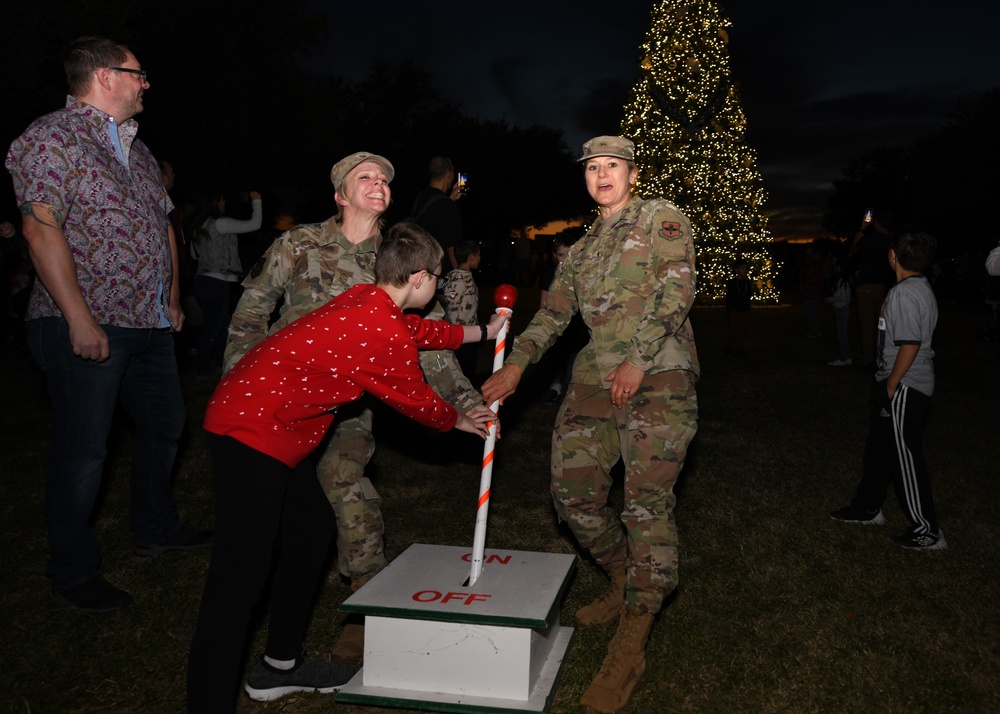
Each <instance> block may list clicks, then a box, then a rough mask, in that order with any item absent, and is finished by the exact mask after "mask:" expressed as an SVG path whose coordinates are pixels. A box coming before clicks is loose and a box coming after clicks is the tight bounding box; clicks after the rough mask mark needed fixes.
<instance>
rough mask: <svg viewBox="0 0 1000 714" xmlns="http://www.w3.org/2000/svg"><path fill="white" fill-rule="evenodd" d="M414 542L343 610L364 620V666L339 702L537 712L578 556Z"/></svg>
mask: <svg viewBox="0 0 1000 714" xmlns="http://www.w3.org/2000/svg"><path fill="white" fill-rule="evenodd" d="M471 559H472V553H471V549H469V548H464V547H456V546H440V545H423V544H414V545H412V546H410V547H409V548H408V549H407V550H406V551H405V552H404V553H403V554H401V555H400V556H399V557H398V558H396V559H395V560H393V561H392V562H391V563H390V564H389V566H388V567H387V568H385V569H384V570H383V571H382V572H380V573H379V574H378V575H377V576H375V577H374V578H373V579H372V580H371V581H370V582H369V583H367V584H366V585H365V586H364V587H363V588H361V589H360V590H359V591H358V592H356V593H354V594H353V595H351V596H350V597H349V598H348V599H347V600H345V601H344V603H343V604H342V605H341V607H340V610H341V611H342V612H351V613H360V614H363V615H365V647H364V667H363V668H362V669H361V671H359V672H358V673H357V674H356V675H355V676H354V678H353V679H352V680H351V681H350V682H349V683H348V684H347V685H345V686H344V687H342V688H341V689H340V691H339V693H338V694H337V701H338V702H352V703H359V704H370V705H376V706H381V707H400V708H409V709H420V710H429V711H444V712H543V711H547V710H548V707H549V704H550V703H551V699H552V693H553V690H554V688H555V683H556V679H557V678H558V675H559V670H560V669H561V667H562V663H563V660H564V658H565V654H566V651H567V649H568V648H569V645H570V641H571V640H572V638H573V628H571V627H561V626H560V625H559V603H560V601H561V600H562V596H563V593H564V592H565V589H566V587H567V585H568V584H569V576H570V575H571V573H572V571H573V567H574V565H575V563H576V556H574V555H567V554H562V553H529V552H524V551H516V550H508V551H503V550H486V551H485V552H484V556H483V570H482V574H481V575H480V576H479V578H478V579H477V580H476V583H475V585H473V586H472V587H469V586H467V585H465V583H466V582H467V581H468V579H469V573H470V568H471Z"/></svg>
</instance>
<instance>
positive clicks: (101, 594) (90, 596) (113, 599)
mask: <svg viewBox="0 0 1000 714" xmlns="http://www.w3.org/2000/svg"><path fill="white" fill-rule="evenodd" d="M52 596H53V597H54V598H55V599H56V601H57V602H60V603H62V604H63V605H69V606H70V607H75V608H79V609H80V610H86V611H87V612H111V611H112V610H121V609H122V608H124V607H128V606H129V605H131V604H132V603H133V602H135V598H134V597H132V596H131V595H129V594H128V593H127V592H125V591H124V590H119V589H118V588H116V587H115V586H114V585H112V584H111V583H109V582H108V581H107V580H105V579H104V578H102V577H101V576H100V575H95V576H94V577H92V578H91V579H90V580H86V581H84V582H82V583H80V584H79V585H74V586H73V587H71V588H65V589H64V590H56V591H54V592H53V593H52Z"/></svg>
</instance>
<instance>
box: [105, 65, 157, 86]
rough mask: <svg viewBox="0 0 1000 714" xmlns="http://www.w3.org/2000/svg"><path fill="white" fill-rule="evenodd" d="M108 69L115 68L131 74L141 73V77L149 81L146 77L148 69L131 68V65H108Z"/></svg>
mask: <svg viewBox="0 0 1000 714" xmlns="http://www.w3.org/2000/svg"><path fill="white" fill-rule="evenodd" d="M107 69H113V70H114V71H115V72H128V73H129V74H137V75H139V79H141V80H142V81H143V82H148V81H149V80H147V79H146V70H144V69H131V68H130V67H108V68H107Z"/></svg>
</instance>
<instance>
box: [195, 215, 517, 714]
mask: <svg viewBox="0 0 1000 714" xmlns="http://www.w3.org/2000/svg"><path fill="white" fill-rule="evenodd" d="M442 258H443V252H442V250H441V247H440V245H439V244H438V243H437V241H435V240H434V239H433V238H432V237H431V236H430V234H428V233H427V232H426V231H424V230H423V229H422V228H420V227H419V226H417V225H416V224H413V223H404V224H399V225H397V226H394V227H393V228H392V229H391V230H390V231H389V232H388V234H387V235H386V237H385V240H384V241H383V243H382V245H381V247H380V249H379V253H378V258H377V260H376V262H375V280H376V284H375V285H357V286H355V287H353V288H351V289H349V290H347V291H346V292H344V293H343V294H341V295H340V296H338V297H336V298H334V299H333V300H331V301H330V302H329V303H327V304H326V305H325V306H323V307H321V308H319V309H317V310H315V311H313V312H311V313H309V314H308V315H305V316H304V317H302V318H300V319H299V320H296V321H295V322H293V323H292V324H290V325H288V326H287V327H286V328H284V329H282V330H281V331H279V332H277V333H275V334H274V335H272V336H271V337H269V338H268V339H266V340H264V341H263V342H261V343H260V344H259V345H257V346H256V347H255V348H254V349H252V350H251V351H250V352H248V353H247V354H246V356H244V357H243V359H241V360H240V362H239V363H238V364H237V365H236V366H235V367H234V368H233V369H232V371H230V372H229V374H227V375H226V377H225V378H224V379H223V380H222V382H220V384H219V386H218V388H216V390H215V393H214V394H213V395H212V397H211V399H210V400H209V403H208V409H207V411H206V414H205V430H206V431H207V432H208V441H209V447H210V448H211V450H212V455H213V459H214V462H215V491H216V495H215V498H216V522H215V541H214V545H213V550H212V562H211V565H210V567H209V571H208V579H207V581H206V583H205V591H204V594H203V595H202V602H201V610H200V613H199V616H198V625H197V628H196V630H195V635H194V640H193V642H192V644H191V655H190V659H189V662H188V708H189V711H198V712H202V711H204V712H222V711H232V709H233V705H234V694H235V689H236V685H237V683H238V680H239V669H240V663H241V661H242V659H243V651H244V646H245V643H246V638H247V634H248V630H249V625H250V619H251V615H252V611H253V608H254V607H255V606H256V604H257V602H258V601H259V599H260V597H261V594H262V593H263V589H264V584H265V581H266V580H267V577H268V574H269V573H270V572H271V563H272V560H273V559H275V558H276V560H277V565H276V568H275V570H274V574H273V582H272V586H271V598H270V612H269V624H268V638H267V644H266V646H265V648H264V655H263V656H262V657H261V659H260V660H259V661H258V662H257V663H256V665H255V667H254V669H253V671H252V672H251V674H250V677H249V679H248V680H247V684H246V691H247V693H248V694H249V695H250V696H251V697H252V698H253V699H257V700H258V701H268V700H271V699H276V698H278V697H280V696H283V695H285V694H289V693H291V692H297V691H314V690H318V691H321V692H332V691H334V690H336V689H337V688H338V687H339V686H341V685H342V684H345V683H346V682H347V681H348V680H349V679H350V678H351V677H352V676H353V675H354V669H353V668H352V667H350V666H348V665H344V664H339V663H331V662H319V661H314V660H309V659H306V657H305V655H304V648H303V642H304V638H305V631H306V626H307V624H308V619H309V614H310V608H311V606H312V602H313V600H314V598H315V594H316V590H317V587H318V585H319V581H320V579H321V577H322V575H323V568H324V565H325V562H326V555H327V550H328V548H329V546H330V543H331V541H332V539H333V538H334V536H335V535H336V520H335V518H334V514H333V511H332V510H331V509H330V504H329V503H328V502H327V499H326V496H325V495H324V493H323V490H322V488H321V487H320V483H319V480H318V479H317V477H316V473H315V468H314V465H313V463H312V461H311V459H309V458H308V457H309V455H310V454H311V453H312V451H313V449H315V447H316V445H317V444H318V443H319V442H320V441H321V440H322V438H323V436H324V435H325V434H326V432H327V430H328V429H329V428H330V425H331V424H332V423H333V420H334V415H335V413H336V410H337V408H338V407H340V406H341V405H343V404H346V403H348V402H352V401H354V400H356V399H358V398H359V397H360V396H361V395H362V394H363V393H364V392H369V393H371V394H372V395H374V396H375V397H377V398H378V399H380V400H382V401H383V402H385V403H386V404H388V405H389V406H391V407H393V408H394V409H396V410H398V411H399V412H401V413H402V414H405V415H406V416H408V417H410V418H411V419H413V420H415V421H417V422H419V423H420V424H424V425H425V426H430V427H433V428H435V429H438V430H440V431H448V430H449V429H452V428H457V429H461V430H462V431H467V432H469V433H473V434H478V435H479V436H480V437H482V438H484V439H485V438H486V437H487V435H488V429H489V427H488V424H489V422H491V421H493V420H495V419H496V414H494V413H493V412H492V411H490V409H489V408H488V407H486V406H485V405H482V406H478V407H475V408H473V409H471V410H470V411H469V412H468V413H466V414H464V415H462V414H458V413H457V412H456V411H455V409H454V408H453V407H452V406H451V405H449V404H448V403H447V402H445V401H443V400H442V399H441V398H440V397H438V395H437V394H435V393H434V391H433V390H431V388H430V387H429V386H428V385H427V383H426V382H425V381H424V378H423V373H422V372H421V371H420V365H419V362H418V359H417V350H418V349H455V348H457V347H458V346H459V345H461V344H463V343H465V342H479V341H480V340H481V338H482V335H483V332H482V330H483V329H485V330H486V334H487V337H488V338H489V339H495V338H496V335H497V333H498V332H499V331H500V327H501V326H502V325H503V323H504V322H505V320H506V318H505V317H501V316H499V315H498V316H495V317H493V318H492V319H491V320H490V323H489V325H486V326H484V327H480V326H478V325H476V326H462V325H451V324H448V323H446V322H435V321H429V320H424V319H421V318H420V317H418V316H417V315H412V314H406V313H404V312H403V311H404V310H408V309H411V308H417V309H419V308H423V307H424V306H426V305H427V303H428V302H429V301H430V300H431V298H433V297H434V293H435V288H436V286H437V280H438V278H439V277H440V276H439V273H440V272H441V260H442ZM276 545H277V553H276V554H275V546H276Z"/></svg>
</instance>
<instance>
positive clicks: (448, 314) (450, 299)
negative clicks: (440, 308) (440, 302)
mask: <svg viewBox="0 0 1000 714" xmlns="http://www.w3.org/2000/svg"><path fill="white" fill-rule="evenodd" d="M440 290H441V293H442V294H443V295H444V312H445V319H446V320H447V321H448V322H451V323H454V324H456V325H478V324H479V288H478V287H477V286H476V281H475V279H474V278H473V277H472V273H471V272H470V271H468V270H464V269H462V268H455V269H454V270H450V271H448V274H447V275H446V276H445V278H444V285H442V286H441V288H440Z"/></svg>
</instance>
